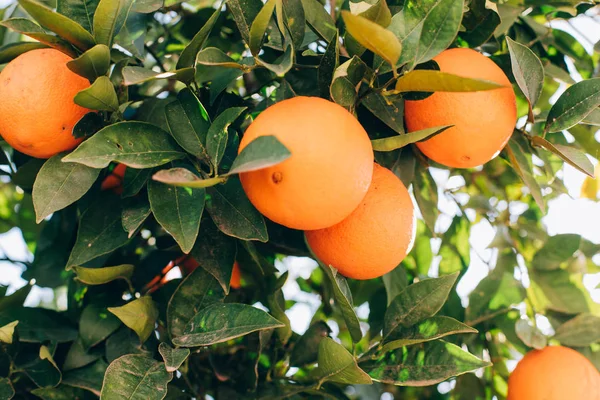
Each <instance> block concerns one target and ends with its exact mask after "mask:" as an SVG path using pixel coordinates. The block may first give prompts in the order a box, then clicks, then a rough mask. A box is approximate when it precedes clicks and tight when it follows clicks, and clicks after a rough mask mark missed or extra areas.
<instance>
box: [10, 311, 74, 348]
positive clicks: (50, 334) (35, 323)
mask: <svg viewBox="0 0 600 400" xmlns="http://www.w3.org/2000/svg"><path fill="white" fill-rule="evenodd" d="M13 321H19V329H18V332H19V341H21V342H27V343H43V342H46V341H55V342H58V343H66V342H71V341H73V340H75V338H76V337H77V329H75V328H74V327H73V326H72V325H71V322H70V321H69V320H68V319H66V318H65V317H64V314H61V313H58V312H56V311H52V310H46V309H43V308H29V307H20V306H14V307H11V308H7V309H2V310H1V311H0V326H4V325H7V324H8V323H10V322H13Z"/></svg>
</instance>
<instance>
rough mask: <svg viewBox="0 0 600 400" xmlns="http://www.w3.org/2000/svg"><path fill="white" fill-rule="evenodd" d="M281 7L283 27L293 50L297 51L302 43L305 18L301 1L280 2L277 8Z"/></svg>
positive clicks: (285, 0) (287, 0)
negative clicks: (286, 31) (289, 38)
mask: <svg viewBox="0 0 600 400" xmlns="http://www.w3.org/2000/svg"><path fill="white" fill-rule="evenodd" d="M281 5H282V6H283V17H284V25H285V26H286V27H287V29H288V32H289V35H290V37H291V39H292V44H293V46H294V48H296V49H299V48H301V47H302V44H303V43H304V32H305V30H306V18H305V16H304V8H303V6H302V1H301V0H281V1H280V2H278V6H281Z"/></svg>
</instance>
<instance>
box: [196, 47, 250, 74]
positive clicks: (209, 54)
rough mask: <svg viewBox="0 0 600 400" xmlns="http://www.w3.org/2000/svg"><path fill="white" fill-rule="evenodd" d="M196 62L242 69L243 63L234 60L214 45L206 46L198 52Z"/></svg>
mask: <svg viewBox="0 0 600 400" xmlns="http://www.w3.org/2000/svg"><path fill="white" fill-rule="evenodd" d="M196 62H197V63H198V64H201V65H208V66H217V67H223V68H238V69H241V70H244V68H245V67H244V65H242V64H240V63H239V62H237V61H235V60H234V59H233V58H231V57H229V56H228V55H227V54H225V53H224V52H223V50H220V49H218V48H216V47H207V48H205V49H204V50H202V51H200V52H199V53H198V56H197V57H196Z"/></svg>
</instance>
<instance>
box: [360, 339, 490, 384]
mask: <svg viewBox="0 0 600 400" xmlns="http://www.w3.org/2000/svg"><path fill="white" fill-rule="evenodd" d="M490 365H491V363H489V362H487V361H483V360H480V359H479V358H477V357H475V356H474V355H471V354H469V353H468V352H466V351H464V350H462V349H461V348H460V347H458V346H456V345H454V344H451V343H446V342H444V341H442V340H438V341H434V342H428V343H424V344H423V345H420V346H410V347H408V348H406V352H405V351H404V349H398V350H395V351H392V352H389V353H387V354H385V355H384V356H382V357H381V358H379V359H377V360H375V361H372V362H369V363H367V365H365V366H364V367H363V368H364V369H365V370H366V371H368V373H369V375H370V376H371V378H373V380H374V381H377V382H381V383H387V384H392V385H398V386H430V385H434V384H436V383H439V382H442V381H445V380H446V379H448V378H450V377H452V376H459V375H462V374H464V373H467V372H471V371H475V370H477V369H479V368H484V367H488V366H490Z"/></svg>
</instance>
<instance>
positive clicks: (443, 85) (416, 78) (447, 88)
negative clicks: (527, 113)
mask: <svg viewBox="0 0 600 400" xmlns="http://www.w3.org/2000/svg"><path fill="white" fill-rule="evenodd" d="M502 87H505V86H504V85H501V84H499V83H496V82H492V81H488V80H485V79H473V78H465V77H463V76H459V75H454V74H450V73H448V72H442V71H436V70H431V69H415V70H413V71H409V72H407V73H406V74H404V75H403V76H401V77H400V78H399V79H398V81H396V90H397V91H399V92H478V91H482V90H494V89H498V88H502Z"/></svg>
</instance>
